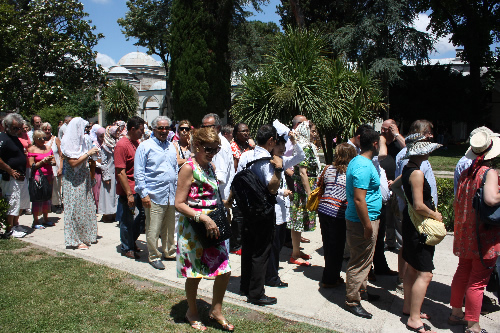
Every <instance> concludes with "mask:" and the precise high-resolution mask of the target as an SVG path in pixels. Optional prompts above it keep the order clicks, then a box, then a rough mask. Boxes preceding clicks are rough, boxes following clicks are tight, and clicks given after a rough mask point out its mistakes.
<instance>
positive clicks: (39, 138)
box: [35, 138, 45, 141]
mask: <svg viewBox="0 0 500 333" xmlns="http://www.w3.org/2000/svg"><path fill="white" fill-rule="evenodd" d="M35 139H36V140H40V141H42V140H43V141H45V138H35Z"/></svg>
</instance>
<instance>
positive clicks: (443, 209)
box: [436, 178, 455, 231]
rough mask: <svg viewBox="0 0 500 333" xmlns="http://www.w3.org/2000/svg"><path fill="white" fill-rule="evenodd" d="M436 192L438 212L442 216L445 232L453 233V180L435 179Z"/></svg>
mask: <svg viewBox="0 0 500 333" xmlns="http://www.w3.org/2000/svg"><path fill="white" fill-rule="evenodd" d="M436 183H437V192H438V207H437V209H438V211H439V212H440V213H441V215H443V222H444V225H445V226H446V230H448V231H453V226H454V221H455V211H454V210H453V201H454V200H455V194H454V192H453V179H450V178H436Z"/></svg>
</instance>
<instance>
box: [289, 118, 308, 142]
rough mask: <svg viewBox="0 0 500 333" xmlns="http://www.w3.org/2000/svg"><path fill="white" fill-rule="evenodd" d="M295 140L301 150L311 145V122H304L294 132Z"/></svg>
mask: <svg viewBox="0 0 500 333" xmlns="http://www.w3.org/2000/svg"><path fill="white" fill-rule="evenodd" d="M293 131H294V132H295V140H296V141H297V144H298V145H299V146H300V148H302V149H304V147H306V146H308V145H309V144H310V143H311V129H310V128H309V121H307V120H306V121H303V122H302V123H300V124H299V126H297V127H296V128H295V129H294V130H293Z"/></svg>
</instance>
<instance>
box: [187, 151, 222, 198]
mask: <svg viewBox="0 0 500 333" xmlns="http://www.w3.org/2000/svg"><path fill="white" fill-rule="evenodd" d="M186 163H187V164H189V165H190V166H191V168H192V169H193V183H192V184H191V190H190V191H189V193H188V198H187V204H188V205H189V207H192V208H193V207H194V208H202V207H209V206H215V205H217V188H218V186H217V180H216V178H215V173H214V169H213V168H212V167H210V169H209V172H208V175H207V174H206V173H205V171H203V170H202V169H201V168H200V167H199V166H198V164H195V163H194V161H193V160H192V159H191V158H189V159H188V160H187V162H186Z"/></svg>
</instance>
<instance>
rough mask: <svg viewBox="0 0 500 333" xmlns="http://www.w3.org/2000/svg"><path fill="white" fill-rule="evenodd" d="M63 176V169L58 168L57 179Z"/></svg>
mask: <svg viewBox="0 0 500 333" xmlns="http://www.w3.org/2000/svg"><path fill="white" fill-rule="evenodd" d="M61 176H62V168H58V169H57V177H61Z"/></svg>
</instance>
